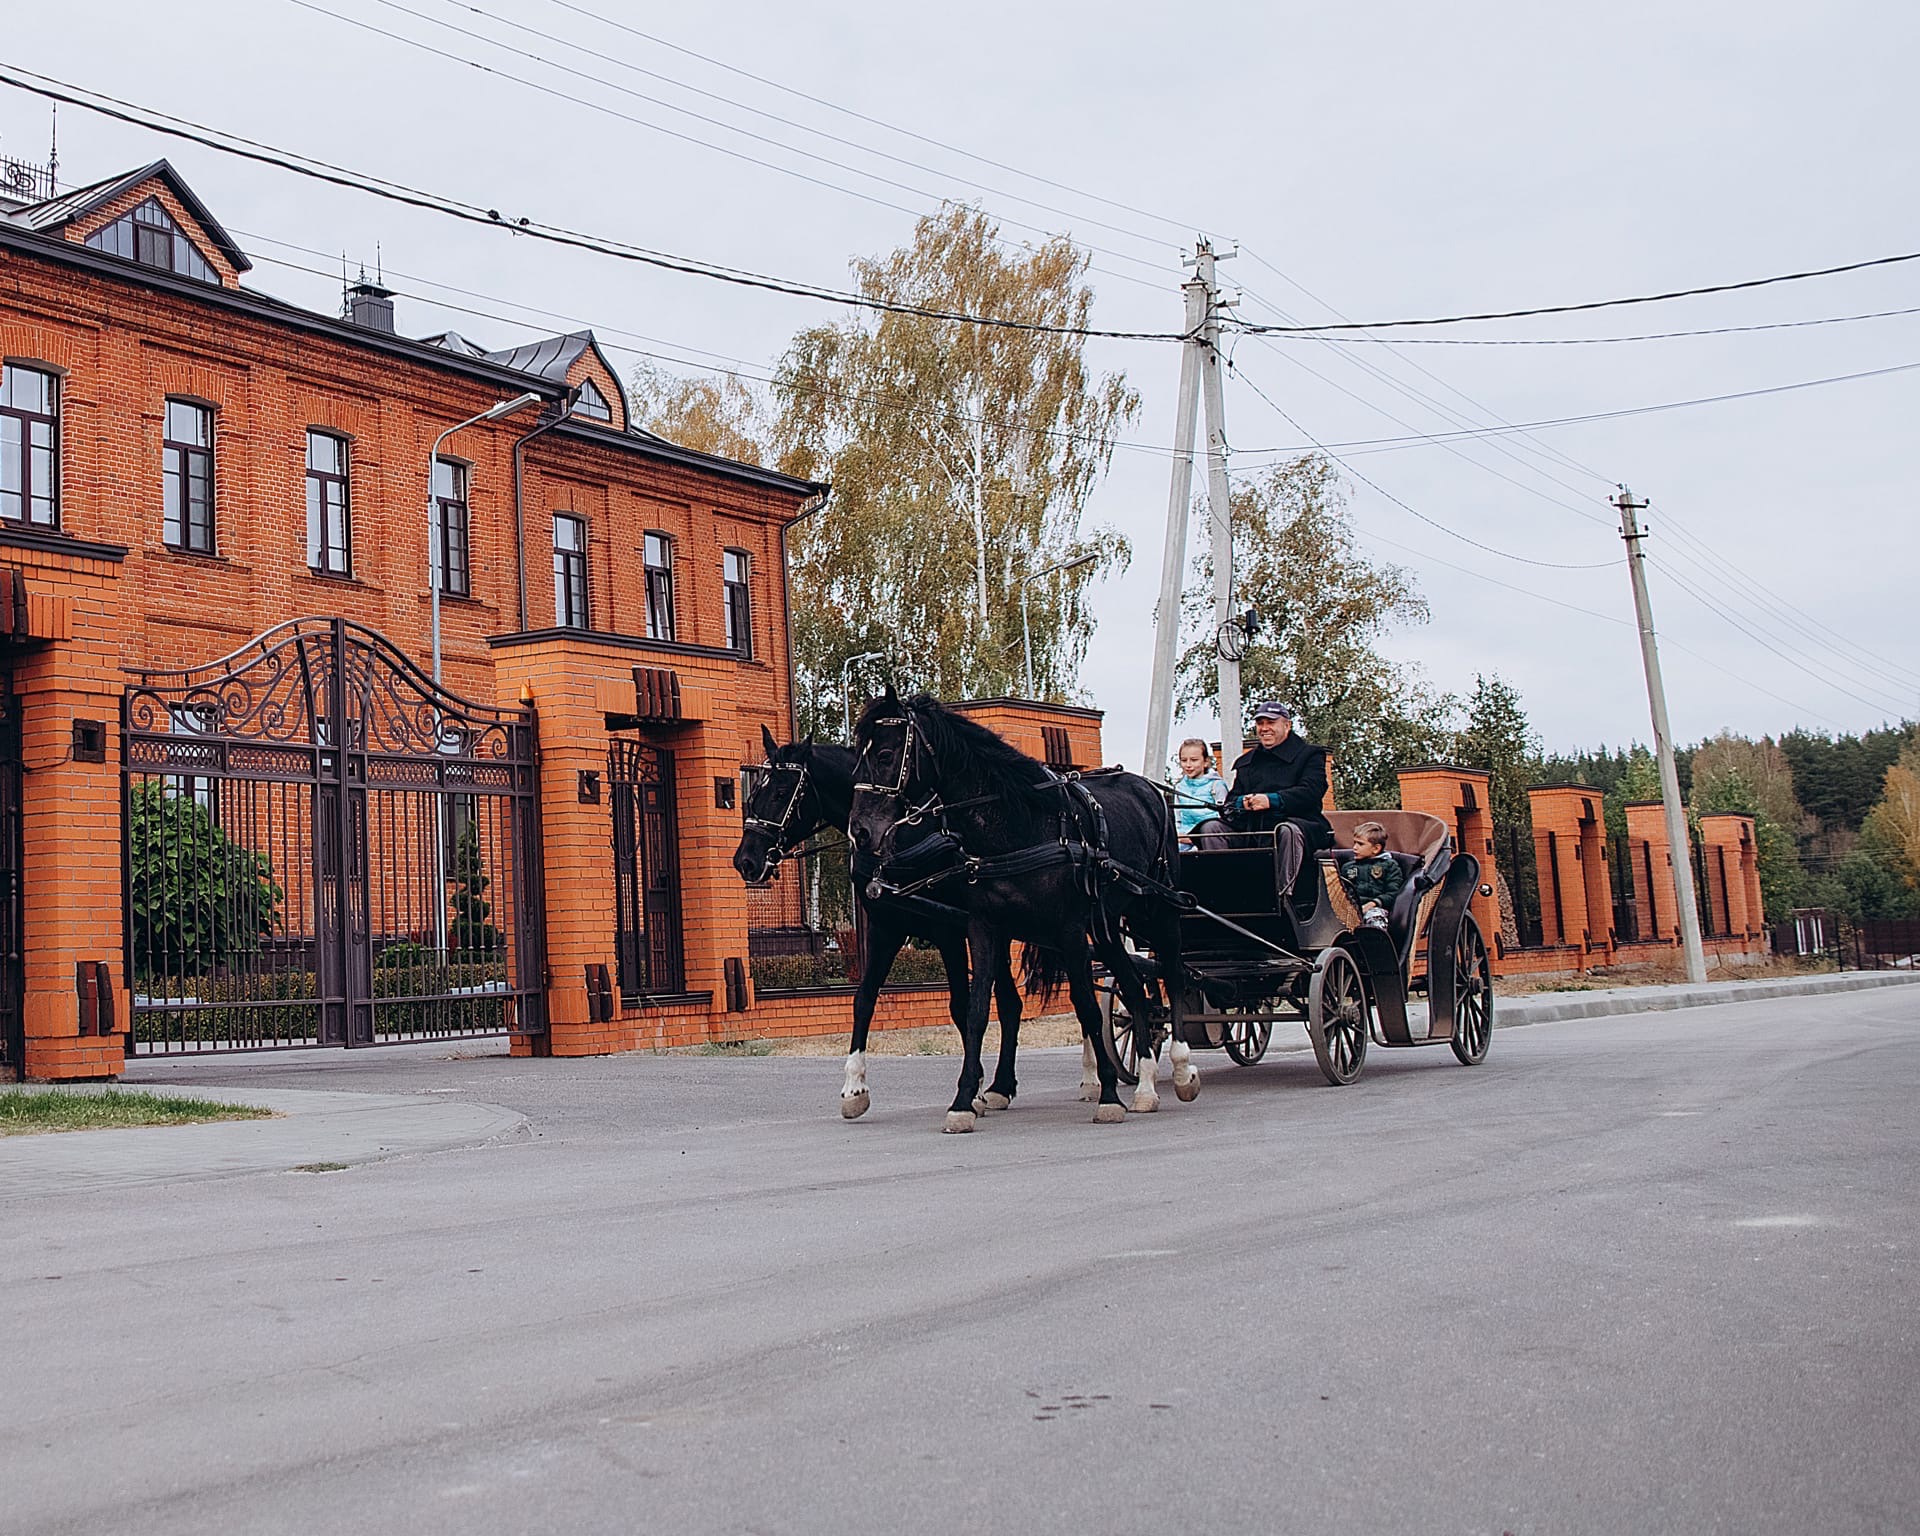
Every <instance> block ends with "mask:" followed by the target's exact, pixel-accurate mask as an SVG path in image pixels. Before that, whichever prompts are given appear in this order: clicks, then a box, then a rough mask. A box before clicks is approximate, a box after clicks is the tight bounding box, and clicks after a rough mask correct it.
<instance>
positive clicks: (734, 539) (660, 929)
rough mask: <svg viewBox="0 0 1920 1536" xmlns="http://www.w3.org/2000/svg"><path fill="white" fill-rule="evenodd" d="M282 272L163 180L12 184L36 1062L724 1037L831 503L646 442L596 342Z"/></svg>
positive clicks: (15, 1021)
mask: <svg viewBox="0 0 1920 1536" xmlns="http://www.w3.org/2000/svg"><path fill="white" fill-rule="evenodd" d="M247 270H248V261H247V258H246V255H245V254H244V252H242V251H241V249H240V248H239V247H238V245H236V244H235V242H234V241H233V239H232V238H231V237H230V236H229V235H228V234H227V233H226V232H225V231H224V230H223V229H222V228H221V227H220V224H219V222H218V220H217V219H216V218H215V216H214V215H213V213H212V212H211V211H210V210H209V209H208V208H206V207H205V206H204V205H203V204H202V203H201V202H200V200H199V199H198V198H197V197H196V196H195V195H194V193H193V192H192V190H191V189H190V188H189V187H188V186H187V185H186V183H185V182H184V181H183V180H182V179H181V178H180V176H179V175H178V174H177V173H176V172H175V171H174V170H173V169H172V168H171V167H170V166H169V165H168V164H167V163H166V162H165V161H161V162H158V163H156V164H154V165H151V166H147V167H145V168H143V169H140V170H137V171H133V172H130V173H128V174H126V175H123V176H119V177H115V178H113V179H111V180H108V181H104V182H99V183H96V184H94V185H91V186H87V187H83V188H80V189H78V190H76V191H71V192H65V193H62V194H60V195H58V196H48V197H45V198H42V199H40V200H37V201H27V202H14V203H6V202H0V358H3V359H4V375H3V376H0V678H3V679H4V697H5V700H6V704H5V715H4V724H5V729H4V730H3V731H0V822H4V825H0V890H4V892H5V893H6V894H7V896H8V898H9V899H8V900H7V902H6V903H5V910H4V913H0V926H5V927H6V929H7V931H6V932H5V933H0V1025H3V1026H4V1027H3V1028H0V1052H3V1053H4V1061H3V1062H0V1066H4V1067H11V1068H13V1069H16V1070H24V1071H25V1072H26V1073H28V1074H30V1075H33V1076H39V1077H69V1076H100V1075H107V1074H112V1073H114V1072H117V1071H118V1070H119V1069H120V1065H121V1062H122V1053H123V1051H124V1049H125V1048H126V1046H127V1044H128V1042H129V1038H130V1036H131V1037H134V1038H137V1039H138V1041H139V1042H140V1043H141V1044H142V1045H145V1046H152V1047H155V1048H158V1047H162V1046H171V1047H173V1048H202V1047H206V1046H210V1045H218V1044H231V1043H237V1042H239V1041H241V1040H245V1041H246V1042H247V1043H253V1044H271V1043H302V1042H307V1041H310V1040H311V1039H321V1040H354V1039H363V1038H370V1037H371V1036H373V1035H378V1036H381V1037H392V1036H393V1035H395V1034H399V1035H406V1034H408V1033H422V1034H435V1033H443V1032H459V1031H460V1030H462V1029H465V1028H471V1027H488V1026H490V1027H493V1028H499V1027H503V1026H505V1027H509V1028H511V1029H512V1030H513V1031H514V1032H515V1034H516V1039H517V1040H518V1042H519V1044H520V1046H521V1048H523V1049H539V1050H545V1049H554V1050H563V1051H570V1052H571V1051H585V1050H594V1049H609V1048H619V1047H623V1046H631V1045H634V1044H643V1043H650V1042H654V1041H669V1040H673V1041H677V1040H681V1039H699V1038H705V1037H706V1034H707V1033H708V1032H709V1031H710V1030H711V1029H713V1028H715V1027H716V1025H715V1020H716V1019H717V1018H718V1017H719V1016H720V1015H722V1014H724V1012H725V1011H726V1010H727V1008H728V1007H729V1006H730V1005H731V1006H732V1007H733V1008H734V1009H735V1010H738V1009H740V1008H743V1007H745V1006H748V1005H749V1003H750V995H749V989H748V988H747V986H746V984H745V982H744V979H743V966H744V956H745V954H746V947H745V931H746V927H747V921H748V919H747V908H746V893H745V891H744V890H743V888H742V887H741V885H740V882H739V880H738V879H737V878H736V877H735V876H734V875H733V874H732V872H731V870H729V869H728V868H727V867H726V862H725V859H726V855H727V854H728V853H730V851H731V849H732V846H733V843H734V841H735V839H736V838H737V836H738V829H739V813H738V810H737V808H736V806H735V785H736V782H737V775H738V770H739V766H740V764H741V763H742V762H743V761H754V760H757V759H758V757H759V747H758V744H757V743H758V739H759V729H760V726H761V725H762V724H763V723H764V724H767V725H769V726H771V727H772V728H773V729H774V730H775V732H776V733H777V734H784V733H785V730H786V726H787V722H788V719H789V700H788V679H789V676H790V666H789V657H788V650H787V646H788V640H787V615H786V606H785V603H786V594H785V590H784V569H785V568H784V562H783V550H782V534H783V530H784V528H785V527H786V525H787V524H789V523H790V522H791V521H792V520H793V519H794V518H795V517H797V516H799V515H801V514H802V513H803V512H804V511H805V510H806V509H807V508H808V507H809V506H810V505H811V504H814V503H815V501H816V500H817V498H819V497H821V496H822V495H823V494H824V490H825V488H824V487H822V486H818V485H813V484H809V483H807V482H804V481H800V480H795V479H791V478H789V477H786V476H783V475H779V474H776V473H773V472H771V471H769V470H765V469H761V468H758V467H755V466H752V465H746V464H739V463H733V462H729V461H727V460H723V459H718V458H713V457H710V456H708V455H705V454H701V453H696V452H692V451H689V450H687V449H685V448H681V447H679V446H677V445H675V444H672V443H669V442H666V441H664V440H662V439H660V438H657V437H655V436H652V435H651V434H649V433H647V432H645V431H643V430H641V429H639V428H638V427H636V426H634V425H633V424H631V423H630V422H628V421H627V419H626V404H625V398H624V394H623V391H622V389H621V387H620V383H619V380H618V379H617V378H616V376H615V375H614V373H613V371H612V369H611V368H610V367H609V366H608V364H607V361H606V358H605V357H604V356H603V355H602V353H601V351H600V349H599V347H598V346H597V345H596V344H595V342H594V339H593V336H592V334H591V333H589V332H581V333H579V334H576V335H572V336H556V337H550V338H546V339H544V340H541V341H538V342H536V343H534V344H531V345H527V346H520V347H515V348H512V349H508V350H503V351H488V350H485V349H483V348H482V347H480V346H477V345H475V344H474V343H472V342H470V341H467V340H466V339H465V338H463V337H460V336H458V335H455V334H452V333H445V334H442V335H439V336H433V337H427V338H423V339H413V338H409V337H407V336H404V335H402V334H399V333H398V332H397V331H396V328H395V314H394V306H393V301H392V297H391V295H390V294H388V293H387V292H385V291H384V290H383V289H381V288H380V287H379V286H378V285H377V284H375V283H368V282H365V281H363V282H362V283H360V284H359V285H356V286H355V287H353V288H352V289H350V290H349V292H348V294H347V297H346V302H345V304H344V305H343V310H344V314H343V315H341V316H331V315H323V314H315V313H311V312H308V311H306V310H302V309H299V308H296V307H294V306H291V305H289V304H286V303H283V302H281V301H279V300H277V299H273V298H270V297H267V296H265V295H262V294H260V293H257V292H254V291H252V290H250V289H249V288H247V287H245V286H244V285H243V282H242V279H243V277H244V275H245V273H246V272H247ZM523 396H524V397H528V398H527V399H525V400H524V401H523V402H522V403H521V405H520V406H519V407H518V408H517V409H513V410H510V411H507V412H506V413H504V414H500V415H498V416H497V417H495V418H494V419H487V420H479V421H473V420H472V418H475V417H479V416H482V415H484V414H485V413H487V412H489V411H490V409H492V408H494V407H496V406H504V405H508V404H510V403H511V402H514V401H516V400H520V399H521V397H523ZM460 423H470V424H468V425H465V426H462V427H460V428H459V430H457V431H454V432H452V433H451V434H449V433H448V429H449V428H454V427H456V425H457V424H460ZM436 448H437V450H438V451H437V453H436ZM430 463H431V466H432V468H431V496H430V494H429V478H430V471H429V465H430ZM430 551H431V553H430ZM430 559H432V560H437V561H438V562H439V564H440V567H441V570H442V571H443V574H444V580H443V581H442V583H441V587H442V593H441V601H440V603H439V616H440V630H441V639H440V652H441V658H442V667H441V673H442V680H443V686H444V692H441V691H437V690H436V689H435V688H434V685H433V682H432V680H431V677H430V674H431V672H432V658H433V639H432V631H433V612H434V604H433V602H432V601H431V592H432V584H431V582H430V577H429V566H430ZM304 616H312V617H313V618H314V619H315V620H316V621H317V622H313V623H305V624H298V625H290V624H289V621H292V620H296V619H301V618H303V617H304ZM335 621H340V622H335ZM277 626H284V627H279V628H276V627H277ZM258 637H264V638H258ZM223 658H230V659H227V660H223ZM436 888H451V889H453V890H454V891H455V893H456V894H455V897H454V899H453V901H452V906H451V909H449V904H448V902H447V901H446V900H442V899H438V898H436V897H435V896H434V894H433V892H434V890H435V889H436ZM126 913H131V914H132V916H131V917H130V918H128V919H127V920H126V921H124V922H123V914H126ZM196 946H197V949H196ZM436 950H437V954H436V953H434V951H436ZM729 961H732V962H734V963H733V964H732V965H729Z"/></svg>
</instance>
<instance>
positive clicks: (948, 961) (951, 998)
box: [934, 933, 972, 1044]
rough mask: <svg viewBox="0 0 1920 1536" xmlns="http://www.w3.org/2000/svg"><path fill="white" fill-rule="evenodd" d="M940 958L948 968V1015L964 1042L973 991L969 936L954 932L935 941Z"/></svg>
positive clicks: (963, 1042)
mask: <svg viewBox="0 0 1920 1536" xmlns="http://www.w3.org/2000/svg"><path fill="white" fill-rule="evenodd" d="M934 943H935V944H936V946H937V947H938V948H939V950H940V960H941V963H942V964H944V965H945V966H946V968H947V1016H948V1017H949V1018H951V1019H952V1020H953V1027H954V1029H955V1030H956V1031H958V1032H959V1035H960V1040H961V1043H962V1044H965V1043H966V1038H967V999H968V998H969V997H970V996H971V995H972V993H971V986H972V982H971V972H970V971H969V969H968V966H967V936H966V935H965V934H964V933H952V934H948V935H946V936H945V937H944V938H940V939H936V940H935V941H934Z"/></svg>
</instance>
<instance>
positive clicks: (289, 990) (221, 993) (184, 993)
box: [133, 945, 508, 1045]
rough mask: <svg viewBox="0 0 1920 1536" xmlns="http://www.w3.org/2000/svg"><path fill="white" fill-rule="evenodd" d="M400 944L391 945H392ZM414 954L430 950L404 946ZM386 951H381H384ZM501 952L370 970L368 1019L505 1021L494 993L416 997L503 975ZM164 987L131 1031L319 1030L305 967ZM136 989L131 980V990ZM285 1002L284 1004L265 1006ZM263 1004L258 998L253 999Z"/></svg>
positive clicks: (464, 1024)
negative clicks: (184, 1004) (178, 1004)
mask: <svg viewBox="0 0 1920 1536" xmlns="http://www.w3.org/2000/svg"><path fill="white" fill-rule="evenodd" d="M400 947H401V946H397V945H396V946H395V948H396V949H398V948H400ZM408 948H409V949H411V950H413V951H415V952H417V954H418V955H419V956H421V957H425V956H428V955H430V954H431V951H429V950H426V949H424V948H421V947H420V946H418V945H413V946H408ZM391 954H392V951H391V950H390V951H388V955H391ZM507 979H508V977H507V963H506V961H505V960H503V959H496V960H484V961H469V960H464V959H463V960H459V961H456V962H455V963H453V964H450V965H437V964H433V963H431V962H429V961H427V960H425V959H416V958H415V957H414V955H412V954H406V955H402V956H401V957H400V959H399V960H398V961H396V962H395V963H392V964H389V963H387V956H384V955H383V956H382V960H381V964H379V965H378V966H376V967H375V968H374V972H373V999H374V1004H373V1027H374V1032H375V1033H376V1034H380V1035H441V1034H450V1033H454V1032H456V1031H458V1032H462V1033H467V1032H474V1031H486V1030H499V1029H505V1028H506V1026H507V1004H508V999H507V998H506V997H504V996H498V995H482V996H477V997H465V998H439V997H431V998H423V997H422V996H421V995H420V994H422V993H437V992H451V991H454V990H455V989H457V988H462V987H479V986H485V985H486V984H488V983H490V982H491V983H504V982H506V981H507ZM166 985H167V988H168V995H167V997H166V998H164V999H160V998H156V999H155V1000H154V1001H153V1002H151V1003H149V1004H148V1005H146V1006H145V1007H143V1008H140V1009H138V1010H137V1011H136V1012H135V1014H134V1018H133V1037H134V1039H135V1040H136V1041H138V1042H141V1043H157V1042H164V1041H176V1042H180V1043H183V1044H184V1043H190V1042H191V1043H200V1044H206V1045H217V1044H222V1043H231V1042H245V1041H257V1042H261V1043H269V1042H291V1041H299V1040H315V1039H318V1038H319V1034H320V1005H319V1004H318V1003H317V1002H306V1000H307V999H310V998H314V997H317V996H318V994H319V990H320V988H319V978H318V977H317V976H316V975H315V974H314V973H313V972H312V971H278V972H273V973H270V974H267V975H262V976H244V975H243V976H221V977H195V978H190V979H187V980H184V981H182V980H172V981H169V982H168V983H167V984H166ZM138 990H139V989H138V988H136V991H138ZM182 999H186V1000H191V1001H193V1002H197V1003H231V1004H234V1005H235V1006H233V1007H230V1008H175V1007H169V1006H168V1003H170V1002H174V1001H179V1000H182ZM275 1004H285V1005H288V1006H279V1007H276V1006H273V1005H275ZM260 1005H265V1006H260Z"/></svg>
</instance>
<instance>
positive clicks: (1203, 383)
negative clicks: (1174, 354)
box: [1141, 240, 1242, 777]
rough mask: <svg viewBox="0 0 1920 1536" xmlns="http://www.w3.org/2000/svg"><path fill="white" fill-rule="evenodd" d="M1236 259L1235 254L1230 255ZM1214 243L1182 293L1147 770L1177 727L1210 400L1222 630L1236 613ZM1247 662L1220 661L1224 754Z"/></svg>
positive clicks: (1233, 751)
mask: <svg viewBox="0 0 1920 1536" xmlns="http://www.w3.org/2000/svg"><path fill="white" fill-rule="evenodd" d="M1228 254H1229V255H1231V253H1228ZM1224 259H1225V258H1223V257H1217V256H1215V254H1214V251H1213V247H1212V245H1211V244H1210V243H1209V242H1208V241H1206V240H1201V241H1199V242H1198V243H1197V244H1196V245H1195V247H1194V261H1193V266H1194V274H1193V276H1192V278H1191V279H1189V280H1188V281H1187V283H1186V284H1185V285H1184V286H1183V287H1182V289H1181V292H1182V293H1183V294H1184V295H1185V298H1186V333H1187V341H1186V343H1185V345H1183V346H1182V347H1181V349H1180V395H1179V400H1178V405H1177V411H1176V415H1175V419H1174V430H1173V478H1172V483H1171V484H1170V486H1169V487H1168V491H1167V533H1166V542H1165V544H1164V545H1163V546H1162V548H1161V552H1160V603H1159V607H1158V609H1157V611H1156V613H1155V615H1154V627H1153V676H1152V681H1151V685H1150V687H1149V689H1148V694H1147V742H1146V753H1145V762H1144V764H1143V765H1142V768H1141V772H1143V773H1146V774H1148V775H1151V776H1155V777H1157V776H1158V775H1160V774H1162V773H1164V772H1166V769H1167V761H1168V759H1167V746H1168V738H1169V737H1170V736H1171V734H1172V728H1173V672H1174V666H1175V663H1176V662H1177V661H1178V660H1179V653H1180V594H1181V591H1182V589H1183V588H1184V586H1185V580H1186V564H1187V515H1188V509H1189V508H1190V507H1191V506H1192V504H1193V434H1194V427H1195V418H1196V416H1198V414H1199V409H1200V401H1201V398H1202V396H1203V395H1204V397H1205V400H1206V416H1207V505H1208V509H1209V524H1210V528H1211V532H1212V540H1211V546H1210V547H1211V549H1212V551H1213V595H1214V624H1215V627H1216V632H1217V630H1218V626H1219V625H1221V624H1224V623H1226V622H1227V621H1228V619H1229V618H1231V616H1232V608H1233V530H1232V524H1231V521H1230V519H1229V517H1228V513H1227V505H1228V503H1227V427H1226V409H1225V402H1224V399H1223V395H1222V390H1221V383H1220V368H1221V364H1220V350H1219V339H1220V322H1219V310H1220V302H1219V292H1218V289H1217V288H1216V286H1215V282H1214V263H1215V262H1216V261H1218V260H1224ZM1241 729H1242V728H1241V721H1240V663H1239V662H1237V661H1227V660H1224V659H1223V660H1222V661H1221V662H1220V749H1221V751H1222V752H1223V753H1224V754H1225V756H1226V760H1227V761H1228V762H1232V761H1233V759H1234V758H1235V757H1237V756H1238V755H1239V750H1240V739H1241Z"/></svg>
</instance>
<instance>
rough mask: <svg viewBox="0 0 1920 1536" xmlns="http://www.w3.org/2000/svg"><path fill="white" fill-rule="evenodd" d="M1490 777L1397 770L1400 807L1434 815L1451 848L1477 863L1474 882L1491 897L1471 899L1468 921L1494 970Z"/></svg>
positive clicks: (1465, 771) (1472, 771) (1496, 923)
mask: <svg viewBox="0 0 1920 1536" xmlns="http://www.w3.org/2000/svg"><path fill="white" fill-rule="evenodd" d="M1492 786H1493V778H1492V775H1490V774H1488V773H1485V772H1483V771H1481V770H1480V769H1478V768H1449V767H1446V766H1444V765H1441V764H1428V765H1426V766H1423V767H1419V768H1403V769H1401V770H1400V808H1401V809H1402V810H1407V811H1424V812H1425V813H1426V814H1427V815H1429V816H1437V817H1439V818H1440V819H1441V820H1442V821H1444V822H1445V823H1446V824H1447V825H1448V827H1450V828H1451V829H1452V830H1453V846H1454V848H1455V849H1456V850H1457V851H1459V852H1461V853H1470V854H1472V855H1473V856H1474V858H1476V859H1478V860H1479V861H1480V883H1481V884H1482V885H1484V886H1488V887H1491V889H1492V890H1493V891H1494V893H1495V894H1493V895H1490V896H1484V895H1481V894H1480V893H1479V892H1478V891H1476V892H1475V893H1474V897H1473V916H1474V920H1475V921H1476V922H1477V923H1479V925H1480V933H1481V936H1482V937H1483V938H1485V939H1486V941H1487V949H1488V952H1489V953H1490V954H1491V955H1493V956H1494V968H1495V969H1496V970H1498V969H1499V965H1500V961H1499V954H1500V945H1499V943H1498V939H1499V935H1500V899H1499V895H1498V892H1499V889H1500V883H1499V881H1498V879H1497V878H1496V875H1497V873H1498V871H1497V869H1496V867H1495V863H1494V856H1493V805H1492Z"/></svg>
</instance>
